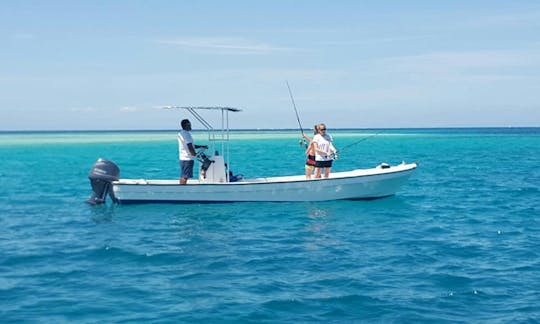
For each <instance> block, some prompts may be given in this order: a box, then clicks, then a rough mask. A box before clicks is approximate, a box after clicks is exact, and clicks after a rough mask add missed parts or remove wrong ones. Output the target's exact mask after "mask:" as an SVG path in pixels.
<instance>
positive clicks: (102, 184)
mask: <svg viewBox="0 0 540 324" xmlns="http://www.w3.org/2000/svg"><path fill="white" fill-rule="evenodd" d="M119 177H120V168H118V166H117V165H116V164H114V163H113V162H111V161H108V160H105V159H102V158H99V159H98V160H97V161H96V163H94V166H93V167H92V169H91V170H90V173H89V174H88V179H90V184H91V185H92V191H93V192H92V196H90V198H88V200H87V201H86V202H87V203H89V204H90V205H99V204H103V203H104V202H105V198H107V194H109V195H110V196H111V199H112V200H113V201H114V200H115V198H114V196H113V193H112V191H111V190H112V185H111V182H113V181H116V180H118V179H119Z"/></svg>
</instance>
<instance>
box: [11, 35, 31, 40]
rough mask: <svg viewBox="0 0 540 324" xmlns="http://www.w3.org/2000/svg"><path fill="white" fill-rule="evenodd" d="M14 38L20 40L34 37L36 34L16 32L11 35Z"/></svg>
mask: <svg viewBox="0 0 540 324" xmlns="http://www.w3.org/2000/svg"><path fill="white" fill-rule="evenodd" d="M11 37H12V38H14V39H18V40H29V39H34V35H33V34H30V33H15V34H13V35H11Z"/></svg>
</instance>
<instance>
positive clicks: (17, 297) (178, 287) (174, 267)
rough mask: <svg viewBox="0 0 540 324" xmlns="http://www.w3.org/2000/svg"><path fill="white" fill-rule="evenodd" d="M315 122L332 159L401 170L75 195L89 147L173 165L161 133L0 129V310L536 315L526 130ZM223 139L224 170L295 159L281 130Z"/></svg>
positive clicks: (159, 171)
mask: <svg viewBox="0 0 540 324" xmlns="http://www.w3.org/2000/svg"><path fill="white" fill-rule="evenodd" d="M371 134H377V135H376V136H373V137H371V138H369V139H367V140H365V141H361V142H359V143H358V144H354V143H356V142H358V141H359V140H361V139H362V138H364V137H366V136H370V135H371ZM195 135H196V140H198V142H201V143H204V142H205V137H204V135H202V134H198V133H196V134H195ZM332 135H333V136H334V139H335V142H336V146H338V148H343V150H342V153H341V154H340V159H339V160H338V161H336V163H335V168H334V169H335V170H337V171H340V170H348V169H353V168H358V167H361V168H363V167H372V166H375V165H377V164H379V163H380V162H388V163H391V164H395V163H400V162H401V161H402V160H406V161H409V162H410V161H417V162H418V163H419V168H418V169H417V172H416V173H415V174H414V175H413V176H412V177H411V179H410V181H409V182H408V184H407V185H406V186H404V187H403V188H402V190H401V191H400V192H398V194H397V195H396V196H394V197H390V198H385V199H380V200H374V201H336V202H310V203H230V204H201V205H199V204H190V205H170V204H156V205H129V206H127V205H126V206H123V205H112V204H110V203H109V204H107V205H103V206H97V207H91V206H88V205H86V204H84V200H85V199H86V198H88V196H89V195H90V185H89V182H88V179H87V175H88V171H89V169H90V167H91V166H92V164H93V163H94V161H95V160H96V159H97V158H98V157H105V158H108V159H111V160H113V161H114V162H116V163H117V164H118V165H119V166H120V168H121V173H122V177H125V178H177V177H178V163H177V160H176V159H177V151H176V150H177V149H176V139H175V133H174V132H110V133H100V132H92V133H81V132H73V133H62V132H60V133H58V132H57V133H40V132H35V133H2V134H0V156H1V157H2V162H3V163H2V168H1V169H0V181H1V183H0V210H2V212H1V215H0V233H1V234H0V251H1V252H0V306H1V307H0V318H1V319H2V320H1V321H2V322H17V323H18V322H100V323H101V322H179V321H180V322H181V321H185V322H203V321H204V322H235V323H236V322H409V323H416V322H437V323H441V322H452V323H454V322H489V323H492V322H538V321H539V320H540V306H539V305H540V303H539V301H540V280H538V278H540V252H539V251H540V223H539V219H540V190H539V189H540V171H539V167H540V154H539V152H540V129H538V128H528V129H522V128H518V129H514V128H504V129H502V128H501V129H420V130H410V129H409V130H383V131H381V130H340V131H334V132H332ZM232 137H233V142H232V143H231V144H232V146H231V167H232V168H233V170H234V171H235V172H236V173H243V174H244V175H246V176H248V177H251V176H272V175H289V174H296V173H302V172H303V150H302V149H301V148H300V147H299V145H298V136H297V134H296V133H294V132H292V131H291V132H279V131H264V132H255V131H249V132H237V133H234V134H233V136H232ZM351 144H354V145H351Z"/></svg>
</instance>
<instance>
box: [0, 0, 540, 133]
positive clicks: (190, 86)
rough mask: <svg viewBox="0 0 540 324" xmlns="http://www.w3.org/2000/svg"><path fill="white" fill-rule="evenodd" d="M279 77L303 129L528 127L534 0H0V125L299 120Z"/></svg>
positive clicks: (534, 64)
mask: <svg viewBox="0 0 540 324" xmlns="http://www.w3.org/2000/svg"><path fill="white" fill-rule="evenodd" d="M287 80H288V82H289V83H290V85H291V88H292V91H293V94H294V98H295V101H296V105H297V107H298V110H299V112H300V117H301V120H302V123H303V125H304V127H306V128H309V127H311V125H313V124H314V123H317V122H321V121H323V122H325V123H326V124H327V125H328V127H329V128H343V127H348V128H373V127H377V128H386V127H470V126H481V127H488V126H540V1H536V0H534V1H533V0H521V1H508V0H505V1H498V0H490V1H206V0H201V1H160V0H157V1H114V0H113V1H24V0H22V1H4V2H3V3H2V5H1V6H0V130H72V129H74V130H86V129H175V128H177V127H178V120H179V119H181V118H182V117H185V116H181V115H179V114H178V113H172V112H170V111H163V110H158V109H155V108H154V107H156V106H159V105H171V104H172V105H189V106H208V105H210V106H215V105H225V106H233V107H238V108H242V109H243V110H244V111H243V112H241V113H238V114H235V115H234V116H232V117H234V118H233V119H231V126H232V127H233V128H295V127H297V121H296V117H295V114H294V110H293V108H292V105H291V102H290V97H289V94H288V91H287V86H286V81H287ZM194 127H195V128H198V127H199V125H197V124H195V125H194Z"/></svg>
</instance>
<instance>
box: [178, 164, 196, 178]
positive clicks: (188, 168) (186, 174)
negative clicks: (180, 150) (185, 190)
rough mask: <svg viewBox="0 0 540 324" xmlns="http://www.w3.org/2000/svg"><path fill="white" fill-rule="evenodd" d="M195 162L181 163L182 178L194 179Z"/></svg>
mask: <svg viewBox="0 0 540 324" xmlns="http://www.w3.org/2000/svg"><path fill="white" fill-rule="evenodd" d="M194 164H195V161H193V160H190V161H180V170H181V173H180V178H184V179H191V178H193V165H194Z"/></svg>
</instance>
